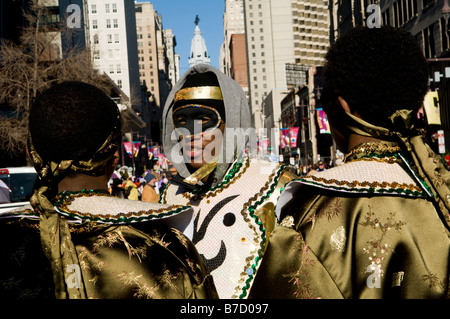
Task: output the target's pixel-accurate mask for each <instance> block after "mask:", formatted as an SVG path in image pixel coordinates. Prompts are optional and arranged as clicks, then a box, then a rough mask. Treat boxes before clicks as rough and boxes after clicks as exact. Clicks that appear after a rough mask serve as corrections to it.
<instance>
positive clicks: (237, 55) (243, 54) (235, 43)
mask: <svg viewBox="0 0 450 319" xmlns="http://www.w3.org/2000/svg"><path fill="white" fill-rule="evenodd" d="M223 27H224V42H223V44H222V46H221V48H220V65H219V67H220V70H221V71H222V72H223V73H225V74H227V75H228V76H230V77H231V78H232V79H234V80H235V81H236V82H238V83H239V85H240V86H241V87H242V89H243V90H244V92H245V93H246V95H248V73H247V49H246V42H245V24H244V0H225V12H224V14H223Z"/></svg>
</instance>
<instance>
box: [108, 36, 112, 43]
mask: <svg viewBox="0 0 450 319" xmlns="http://www.w3.org/2000/svg"><path fill="white" fill-rule="evenodd" d="M107 38H108V43H112V34H108V35H107Z"/></svg>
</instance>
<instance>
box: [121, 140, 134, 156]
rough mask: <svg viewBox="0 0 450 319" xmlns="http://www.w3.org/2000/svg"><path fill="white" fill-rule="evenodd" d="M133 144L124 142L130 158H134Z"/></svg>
mask: <svg viewBox="0 0 450 319" xmlns="http://www.w3.org/2000/svg"><path fill="white" fill-rule="evenodd" d="M132 145H133V144H132V143H131V142H123V147H124V148H125V152H127V153H128V155H130V157H133V150H132V148H133V146H132Z"/></svg>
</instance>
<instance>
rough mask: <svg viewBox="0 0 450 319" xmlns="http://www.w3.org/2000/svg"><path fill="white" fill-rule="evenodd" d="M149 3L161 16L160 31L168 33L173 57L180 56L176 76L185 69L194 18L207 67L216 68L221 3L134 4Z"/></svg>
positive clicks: (157, 0)
mask: <svg viewBox="0 0 450 319" xmlns="http://www.w3.org/2000/svg"><path fill="white" fill-rule="evenodd" d="M138 2H151V3H153V7H154V9H155V10H156V11H157V12H158V14H159V15H161V16H162V23H163V28H164V29H172V31H173V33H174V34H175V38H176V41H177V46H176V47H175V53H178V54H180V69H181V70H180V72H181V74H183V73H184V72H186V71H187V70H188V69H189V53H190V50H191V40H192V37H193V36H194V29H195V24H194V20H195V16H196V15H198V17H199V18H200V22H199V24H198V25H199V27H200V30H201V31H202V35H203V37H204V38H205V43H206V48H207V50H208V54H209V56H210V58H211V65H212V66H214V67H216V68H219V54H220V46H221V45H222V43H223V40H224V37H223V13H224V12H225V0H151V1H148V0H138Z"/></svg>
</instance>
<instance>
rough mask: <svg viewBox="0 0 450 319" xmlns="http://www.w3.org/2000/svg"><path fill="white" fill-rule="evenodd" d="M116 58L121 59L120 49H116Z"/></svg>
mask: <svg viewBox="0 0 450 319" xmlns="http://www.w3.org/2000/svg"><path fill="white" fill-rule="evenodd" d="M114 56H115V57H116V59H120V49H116V50H115V53H114Z"/></svg>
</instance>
